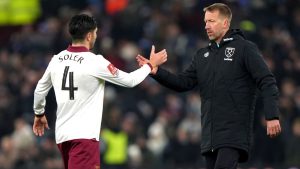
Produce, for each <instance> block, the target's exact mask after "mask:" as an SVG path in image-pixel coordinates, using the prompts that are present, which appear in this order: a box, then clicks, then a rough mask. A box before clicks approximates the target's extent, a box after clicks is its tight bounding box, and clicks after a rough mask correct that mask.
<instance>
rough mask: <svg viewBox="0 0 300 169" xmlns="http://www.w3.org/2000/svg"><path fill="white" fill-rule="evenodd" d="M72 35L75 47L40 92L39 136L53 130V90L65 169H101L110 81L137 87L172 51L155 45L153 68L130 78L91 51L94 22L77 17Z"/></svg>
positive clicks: (50, 70) (56, 60)
mask: <svg viewBox="0 0 300 169" xmlns="http://www.w3.org/2000/svg"><path fill="white" fill-rule="evenodd" d="M69 33H70V34H71V37H72V45H70V46H69V47H68V48H67V49H66V50H64V51H61V52H60V53H59V54H57V55H54V56H53V58H52V59H51V61H50V63H49V65H48V67H47V69H46V71H45V73H44V75H43V77H42V78H41V79H40V80H39V82H38V84H37V86H36V89H35V91H34V105H33V108H34V113H35V117H34V124H33V132H34V134H35V135H37V136H42V135H44V129H49V127H48V123H47V119H46V116H45V105H46V100H45V97H46V96H47V94H48V92H49V90H50V89H51V87H52V86H53V87H54V91H55V95H56V102H57V119H56V126H55V139H56V143H57V145H58V148H59V150H60V152H61V154H62V158H63V162H64V166H65V169H97V168H100V152H99V134H100V126H101V118H102V110H103V96H104V86H105V81H108V82H111V83H114V84H117V85H120V86H123V87H134V86H136V85H138V84H139V83H141V82H142V81H143V80H144V79H145V78H146V77H147V75H148V74H149V73H150V72H151V70H152V69H153V68H155V67H157V66H158V65H160V64H162V63H164V62H165V61H166V60H167V53H166V50H162V51H160V52H158V53H155V48H154V46H152V49H151V53H150V63H149V64H148V63H147V64H145V65H144V66H142V67H141V68H139V69H137V70H135V71H133V72H131V73H126V72H123V71H121V70H119V69H117V68H116V67H114V65H113V64H111V63H110V62H109V61H108V60H106V59H105V58H104V57H103V56H101V55H96V54H94V53H92V52H90V51H89V50H90V49H92V48H93V46H94V43H95V40H96V38H97V23H96V21H95V19H94V18H93V17H91V16H88V15H85V14H79V15H75V16H74V17H72V18H71V21H70V23H69Z"/></svg>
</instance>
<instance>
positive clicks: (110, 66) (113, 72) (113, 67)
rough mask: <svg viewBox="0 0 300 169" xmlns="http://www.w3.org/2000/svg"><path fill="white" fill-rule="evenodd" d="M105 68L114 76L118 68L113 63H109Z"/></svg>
mask: <svg viewBox="0 0 300 169" xmlns="http://www.w3.org/2000/svg"><path fill="white" fill-rule="evenodd" d="M107 69H108V70H109V71H110V73H111V74H112V75H114V76H116V75H117V74H118V69H117V68H116V67H115V66H114V65H113V64H109V65H108V66H107Z"/></svg>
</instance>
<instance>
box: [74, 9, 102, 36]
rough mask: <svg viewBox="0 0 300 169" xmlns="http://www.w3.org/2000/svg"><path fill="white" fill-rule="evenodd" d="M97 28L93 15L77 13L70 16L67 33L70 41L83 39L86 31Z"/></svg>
mask: <svg viewBox="0 0 300 169" xmlns="http://www.w3.org/2000/svg"><path fill="white" fill-rule="evenodd" d="M96 28H97V22H96V20H95V18H94V17H92V16H89V15H86V14H78V15H75V16H73V17H72V18H71V21H70V22H69V33H70V35H71V37H72V41H78V40H79V41H80V40H83V39H84V37H85V36H86V34H87V33H89V32H91V31H93V30H94V29H96Z"/></svg>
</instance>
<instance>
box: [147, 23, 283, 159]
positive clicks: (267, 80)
mask: <svg viewBox="0 0 300 169" xmlns="http://www.w3.org/2000/svg"><path fill="white" fill-rule="evenodd" d="M152 77H153V78H154V79H155V80H157V81H158V82H159V83H160V84H162V85H164V86H166V87H168V88H170V89H173V90H175V91H179V92H184V91H188V90H191V89H194V88H195V87H198V88H199V92H200V96H201V101H202V106H201V123H202V135H201V136H202V140H201V152H202V153H206V152H209V151H214V150H215V149H218V148H220V147H233V148H238V149H239V150H240V152H241V157H240V159H239V161H240V162H244V161H246V160H247V159H248V154H249V148H250V144H251V139H252V138H251V137H252V128H253V117H254V108H255V100H256V89H259V90H260V92H261V95H262V97H263V104H264V112H265V117H266V119H267V120H270V119H276V118H279V117H278V114H279V110H278V106H277V101H278V95H279V93H278V89H277V86H276V81H275V78H274V76H273V74H272V73H271V72H270V70H269V69H268V67H267V65H266V63H265V62H264V60H263V58H262V56H261V54H260V52H259V51H258V49H257V47H256V45H254V44H253V43H251V42H250V41H247V40H245V38H244V36H243V34H242V32H241V31H239V30H237V29H232V30H229V31H228V32H227V34H226V35H225V36H224V38H223V39H222V41H221V43H220V44H219V45H217V44H216V43H215V42H211V43H210V44H209V45H208V46H207V47H206V48H202V49H199V50H198V51H197V53H196V54H195V56H194V57H193V60H192V62H191V63H190V65H189V66H188V67H187V68H186V69H185V70H184V71H183V72H181V73H180V74H178V75H174V74H172V73H170V72H168V71H166V70H164V69H162V68H159V69H158V71H157V74H156V75H154V76H152Z"/></svg>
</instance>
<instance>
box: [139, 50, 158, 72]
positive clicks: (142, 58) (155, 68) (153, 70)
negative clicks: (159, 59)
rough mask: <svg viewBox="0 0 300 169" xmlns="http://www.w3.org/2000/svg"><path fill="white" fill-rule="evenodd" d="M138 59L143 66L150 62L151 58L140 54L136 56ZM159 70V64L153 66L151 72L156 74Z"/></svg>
mask: <svg viewBox="0 0 300 169" xmlns="http://www.w3.org/2000/svg"><path fill="white" fill-rule="evenodd" d="M136 61H137V62H138V64H139V66H140V67H142V66H143V65H144V64H146V63H149V59H146V58H145V57H143V56H142V55H138V56H137V57H136ZM157 70H158V66H156V67H153V68H152V70H151V73H150V74H153V75H155V74H156V72H157Z"/></svg>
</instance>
